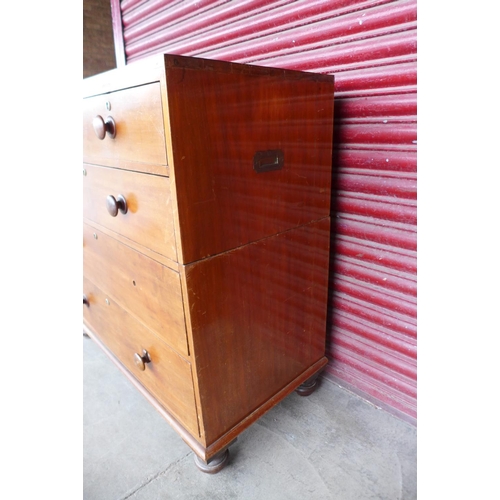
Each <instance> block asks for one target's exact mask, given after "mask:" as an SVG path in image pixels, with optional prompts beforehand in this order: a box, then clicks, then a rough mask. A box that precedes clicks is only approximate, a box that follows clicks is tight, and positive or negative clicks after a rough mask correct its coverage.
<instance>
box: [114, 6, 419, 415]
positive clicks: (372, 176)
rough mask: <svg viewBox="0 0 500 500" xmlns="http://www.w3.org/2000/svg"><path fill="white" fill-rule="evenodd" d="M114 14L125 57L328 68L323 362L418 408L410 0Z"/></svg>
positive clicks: (387, 401) (356, 383) (354, 382)
mask: <svg viewBox="0 0 500 500" xmlns="http://www.w3.org/2000/svg"><path fill="white" fill-rule="evenodd" d="M115 1H116V0H115ZM121 16H122V27H123V41H124V49H125V57H126V60H127V62H130V61H133V60H135V59H139V58H142V57H145V56H147V55H148V54H151V53H156V52H169V53H174V54H183V55H193V56H200V57H206V58H210V59H223V60H227V61H234V62H242V63H248V64H259V65H263V66H274V67H282V68H291V69H298V70H303V71H312V72H318V73H329V74H334V75H335V78H336V95H335V98H336V103H335V114H336V116H335V138H334V143H335V144H334V148H335V151H334V166H335V171H336V173H335V176H336V178H335V185H336V190H335V194H334V199H333V200H332V201H333V205H332V214H333V215H334V216H335V217H336V222H337V223H336V235H335V237H334V242H333V244H334V246H333V249H334V252H332V261H331V269H332V273H331V282H330V304H329V305H330V315H329V326H328V328H329V332H330V336H329V342H328V353H329V355H330V357H331V358H332V360H333V362H331V363H330V364H329V366H328V368H327V372H328V374H329V375H330V376H332V377H334V378H335V379H336V380H337V381H342V383H344V384H345V385H347V386H348V387H350V388H351V389H353V390H355V391H357V392H359V393H361V394H364V395H366V396H367V397H368V398H369V399H371V400H372V401H379V402H381V403H383V404H384V405H386V406H387V407H389V408H391V409H393V410H395V411H396V412H400V415H404V416H406V417H408V418H409V419H410V420H414V419H415V418H416V397H417V395H416V378H417V376H416V316H417V313H416V250H417V248H416V222H417V221H416V201H417V193H416V142H417V141H416V139H417V136H416V112H417V104H416V102H417V98H416V91H417V87H416V85H417V67H416V52H417V42H416V35H417V30H416V27H417V4H416V0H406V1H405V0H398V1H389V0H297V1H290V0H274V1H270V0H238V1H228V0H204V1H202V0H200V1H198V2H187V1H178V0H177V1H176V0H171V1H165V0H124V1H122V2H121Z"/></svg>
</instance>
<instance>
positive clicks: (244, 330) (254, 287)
mask: <svg viewBox="0 0 500 500" xmlns="http://www.w3.org/2000/svg"><path fill="white" fill-rule="evenodd" d="M329 234H330V218H329V217H327V218H324V219H322V220H320V221H317V222H314V223H311V224H308V225H306V226H302V227H300V228H295V229H292V230H290V231H287V232H285V233H282V234H280V235H276V236H272V237H269V238H266V239H264V240H261V241H259V242H257V243H253V244H249V245H246V246H244V247H241V248H238V249H236V250H233V251H230V252H226V253H223V254H221V255H217V256H215V257H211V258H208V259H205V260H203V261H200V262H196V263H193V264H190V265H188V266H186V267H185V276H184V277H183V280H185V288H186V290H187V296H188V298H187V301H188V304H187V305H186V307H189V313H190V319H191V322H190V328H191V332H190V334H191V336H192V343H193V352H194V359H195V367H196V372H195V383H197V385H198V387H199V396H200V402H201V413H202V415H201V418H202V421H203V429H204V433H205V438H206V440H207V444H210V443H211V442H213V441H215V440H216V439H217V438H219V437H220V436H221V435H222V434H224V433H225V432H226V431H227V430H228V429H230V428H231V427H233V426H234V425H236V424H237V422H238V421H240V420H242V419H244V418H245V417H247V416H248V415H249V414H250V413H251V412H252V411H254V410H255V409H256V408H258V407H259V406H260V405H262V404H264V402H265V401H266V400H268V399H269V398H271V397H273V396H274V395H275V394H276V393H277V392H279V391H280V390H281V389H282V388H283V387H284V386H285V385H287V384H288V383H289V382H290V381H291V380H293V379H295V378H296V377H298V376H299V375H300V374H301V373H302V372H304V371H305V370H306V369H307V368H309V367H310V366H312V365H313V364H315V363H316V362H318V361H319V360H320V359H322V358H323V357H324V353H325V329H326V300H327V294H328V273H327V272H325V270H327V269H328V260H329V242H330V238H329ZM181 274H182V273H181Z"/></svg>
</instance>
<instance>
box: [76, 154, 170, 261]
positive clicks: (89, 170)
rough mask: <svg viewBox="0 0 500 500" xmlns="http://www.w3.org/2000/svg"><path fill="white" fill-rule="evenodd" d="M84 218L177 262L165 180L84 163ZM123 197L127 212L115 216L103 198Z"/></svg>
mask: <svg viewBox="0 0 500 500" xmlns="http://www.w3.org/2000/svg"><path fill="white" fill-rule="evenodd" d="M84 169H85V171H86V175H84V176H83V216H84V217H85V218H87V219H90V220H91V221H95V222H97V223H98V224H101V225H103V226H105V227H107V228H108V229H110V230H112V231H114V232H116V233H119V234H121V235H123V236H125V237H127V238H129V239H131V240H134V241H136V242H137V243H140V244H141V245H143V246H145V247H147V248H150V249H151V250H153V251H155V252H158V253H160V254H163V255H165V256H166V257H168V258H169V259H171V260H174V261H176V260H177V251H176V243H175V235H174V224H173V216H172V204H171V198H170V181H169V179H168V177H161V176H158V175H148V174H143V173H138V172H130V171H127V170H121V169H115V168H107V167H98V166H95V165H89V164H84ZM119 194H122V195H123V196H124V197H125V199H126V200H127V205H128V212H127V213H126V214H122V213H118V215H117V216H116V217H111V215H110V214H109V213H108V211H107V210H106V197H107V196H108V195H113V196H115V197H116V196H118V195H119Z"/></svg>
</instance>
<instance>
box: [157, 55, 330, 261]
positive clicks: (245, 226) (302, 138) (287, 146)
mask: <svg viewBox="0 0 500 500" xmlns="http://www.w3.org/2000/svg"><path fill="white" fill-rule="evenodd" d="M175 61H177V63H178V65H176V63H175ZM183 63H184V58H177V59H175V58H173V59H172V60H171V66H169V67H168V68H167V88H168V103H169V113H170V131H171V137H172V150H173V154H174V164H175V186H176V190H177V204H178V212H179V225H180V235H181V244H182V255H183V262H184V263H189V262H193V261H196V260H200V259H202V258H204V257H207V256H210V255H216V254H219V253H221V252H224V251H227V250H230V249H232V248H236V247H239V246H241V245H244V244H247V243H249V242H252V241H257V240H259V239H262V238H264V237H266V236H271V235H273V234H276V233H280V232H283V231H286V230H288V229H291V228H293V227H296V226H300V225H303V224H307V223H308V222H310V221H312V220H318V219H321V218H323V217H327V216H328V215H329V213H330V184H331V162H332V152H331V144H332V133H333V132H332V127H333V121H332V115H333V99H332V97H331V96H332V94H333V81H332V79H331V78H327V79H324V80H321V81H317V79H316V75H311V76H310V77H309V78H308V76H307V74H303V73H301V74H300V76H301V77H300V78H299V77H296V75H295V74H294V75H290V74H288V73H287V72H283V71H281V72H276V71H268V72H255V74H250V75H248V74H247V73H248V70H246V69H244V68H241V65H234V64H232V65H230V68H231V71H229V69H228V68H229V66H228V65H227V64H222V65H220V64H215V65H212V64H210V66H209V71H207V70H206V68H205V67H203V66H202V67H190V66H189V65H188V67H185V65H184V64H183ZM305 124H307V125H305ZM186 129H187V130H189V133H188V134H186V133H185V131H186ZM278 149H279V150H281V152H282V155H283V163H284V166H283V168H282V169H279V170H274V171H264V172H261V173H258V172H257V171H256V170H255V169H254V156H255V155H256V153H258V152H262V151H269V150H278ZM206 228H210V231H207V230H206Z"/></svg>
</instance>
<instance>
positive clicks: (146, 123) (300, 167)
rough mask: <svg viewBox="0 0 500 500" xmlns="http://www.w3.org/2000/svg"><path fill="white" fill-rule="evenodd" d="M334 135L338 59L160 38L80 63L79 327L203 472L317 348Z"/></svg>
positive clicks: (308, 387) (219, 460)
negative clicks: (146, 50)
mask: <svg viewBox="0 0 500 500" xmlns="http://www.w3.org/2000/svg"><path fill="white" fill-rule="evenodd" d="M332 137H333V77H332V76H327V75H318V74H312V73H303V72H298V71H288V70H283V69H272V68H264V67H257V66H249V65H242V64H234V63H227V62H222V61H211V60H204V59H198V58H191V57H183V56H174V55H160V54H159V55H154V56H151V57H149V58H147V59H144V60H142V61H139V62H136V63H132V64H130V65H128V66H125V67H123V68H119V69H116V70H112V71H109V72H106V73H103V74H100V75H96V76H94V77H91V78H88V79H85V80H84V100H83V152H84V159H83V161H84V165H83V255H84V262H83V275H84V278H83V294H84V295H83V304H84V306H83V320H84V331H85V333H87V334H88V335H90V336H91V337H92V338H93V339H94V340H95V341H96V342H97V343H98V344H99V345H100V346H101V347H102V348H103V349H104V350H105V352H106V353H107V354H108V355H109V356H110V357H111V359H113V360H114V361H115V362H116V363H117V365H118V366H119V367H120V368H121V369H122V371H123V373H124V374H125V375H127V376H128V377H129V379H130V380H131V381H132V382H133V384H134V385H135V386H136V387H137V388H138V389H139V390H140V391H141V392H142V393H143V394H144V396H145V397H146V398H147V399H148V400H149V401H150V402H151V403H152V404H153V405H154V406H155V407H156V408H157V409H158V410H159V411H160V413H161V414H162V415H163V416H164V418H165V419H166V420H167V421H168V422H169V423H170V424H171V425H172V426H173V427H174V428H175V429H176V430H177V432H178V433H179V434H180V435H181V437H182V438H183V439H184V440H185V441H186V443H187V444H188V445H189V446H190V447H191V448H192V449H193V451H194V452H195V454H196V455H195V458H196V457H198V458H196V460H197V465H198V466H199V467H200V468H201V469H202V470H205V471H207V472H216V471H217V470H219V469H220V468H222V466H223V465H224V463H225V460H226V458H227V448H228V446H229V445H230V444H231V442H232V441H234V439H235V438H236V437H237V436H238V434H240V433H241V432H242V431H243V430H244V429H246V428H247V427H248V426H249V425H251V424H252V423H253V422H254V421H255V420H257V419H258V418H259V417H260V416H261V415H263V414H264V413H265V412H266V411H268V410H269V409H271V408H272V407H273V406H274V405H276V404H277V403H279V402H280V401H281V400H282V399H283V398H284V397H286V396H287V395H288V394H290V393H291V392H293V391H294V390H298V392H299V393H302V394H308V393H310V392H312V390H313V388H314V384H315V377H316V376H317V374H318V373H319V371H320V370H321V369H322V368H323V367H324V366H325V364H326V363H327V358H326V357H325V336H326V314H327V295H328V264H329V247H330V196H331V193H330V191H331V176H332V173H331V170H332Z"/></svg>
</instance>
